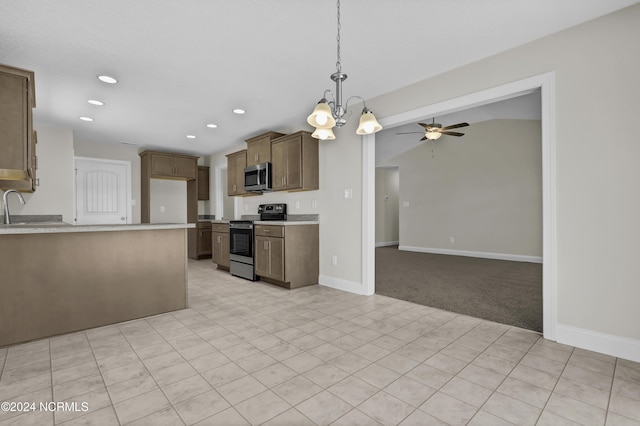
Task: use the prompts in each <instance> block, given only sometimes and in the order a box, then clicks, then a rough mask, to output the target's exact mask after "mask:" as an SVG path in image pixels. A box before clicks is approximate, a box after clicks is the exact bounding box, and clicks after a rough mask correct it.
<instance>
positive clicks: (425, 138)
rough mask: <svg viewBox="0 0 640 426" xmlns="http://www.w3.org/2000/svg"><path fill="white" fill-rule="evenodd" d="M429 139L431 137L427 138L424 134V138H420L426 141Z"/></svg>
mask: <svg viewBox="0 0 640 426" xmlns="http://www.w3.org/2000/svg"><path fill="white" fill-rule="evenodd" d="M428 139H429V138H427V137H426V136H423V137H422V139H420V140H421V141H426V140H428Z"/></svg>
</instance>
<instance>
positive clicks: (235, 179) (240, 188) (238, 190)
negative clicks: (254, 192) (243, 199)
mask: <svg viewBox="0 0 640 426" xmlns="http://www.w3.org/2000/svg"><path fill="white" fill-rule="evenodd" d="M245 167H247V150H246V149H243V150H242V151H238V152H234V153H232V154H228V155H227V195H229V196H232V195H244V194H246V192H245V191H244V168H245Z"/></svg>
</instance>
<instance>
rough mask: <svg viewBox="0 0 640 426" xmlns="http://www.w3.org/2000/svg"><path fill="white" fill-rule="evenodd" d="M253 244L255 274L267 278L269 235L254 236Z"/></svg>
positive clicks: (268, 274) (268, 275)
mask: <svg viewBox="0 0 640 426" xmlns="http://www.w3.org/2000/svg"><path fill="white" fill-rule="evenodd" d="M255 244H256V245H255V259H254V261H255V268H256V275H258V276H261V277H266V278H269V277H270V276H271V275H270V273H269V237H259V236H256V239H255Z"/></svg>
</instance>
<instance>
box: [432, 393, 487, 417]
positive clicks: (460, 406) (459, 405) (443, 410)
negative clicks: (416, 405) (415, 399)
mask: <svg viewBox="0 0 640 426" xmlns="http://www.w3.org/2000/svg"><path fill="white" fill-rule="evenodd" d="M420 410H422V411H424V412H426V413H427V414H429V415H431V416H433V417H435V418H437V419H438V420H441V421H443V422H445V423H448V424H450V425H464V424H466V423H467V422H468V421H469V420H471V418H473V416H474V415H475V414H476V410H477V409H476V408H475V407H473V406H471V405H469V404H466V403H464V402H462V401H460V400H457V399H455V398H453V397H450V396H449V395H446V394H444V393H442V392H437V393H435V394H434V395H433V396H432V397H431V398H429V399H428V400H427V402H425V403H424V404H422V405H421V406H420Z"/></svg>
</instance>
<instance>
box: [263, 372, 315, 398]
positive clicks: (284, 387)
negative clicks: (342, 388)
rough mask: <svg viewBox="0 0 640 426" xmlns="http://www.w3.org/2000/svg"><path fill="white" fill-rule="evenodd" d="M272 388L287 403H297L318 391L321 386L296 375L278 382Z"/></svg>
mask: <svg viewBox="0 0 640 426" xmlns="http://www.w3.org/2000/svg"><path fill="white" fill-rule="evenodd" d="M272 390H273V391H274V392H275V393H276V394H278V396H280V397H281V398H283V399H284V400H285V401H287V402H288V403H289V404H291V405H297V404H299V403H301V402H302V401H304V400H306V399H308V398H311V397H312V396H314V395H316V394H318V393H320V392H321V391H322V388H321V387H320V386H318V385H316V384H315V383H313V382H312V381H311V380H309V379H307V378H306V377H303V376H296V377H293V378H291V379H289V380H287V381H286V382H283V383H281V384H279V385H278V386H276V387H274V388H273V389H272Z"/></svg>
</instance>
